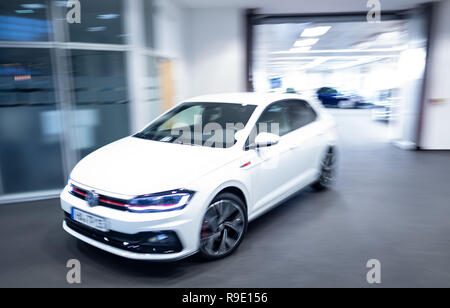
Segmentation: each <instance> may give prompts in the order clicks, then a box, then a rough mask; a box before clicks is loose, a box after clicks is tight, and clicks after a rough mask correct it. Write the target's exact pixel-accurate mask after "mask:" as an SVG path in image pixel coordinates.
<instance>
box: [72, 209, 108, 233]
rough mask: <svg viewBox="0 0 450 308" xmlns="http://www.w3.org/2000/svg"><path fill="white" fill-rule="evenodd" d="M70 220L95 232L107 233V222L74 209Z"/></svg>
mask: <svg viewBox="0 0 450 308" xmlns="http://www.w3.org/2000/svg"><path fill="white" fill-rule="evenodd" d="M72 219H73V220H75V221H77V222H79V223H82V224H83V225H86V226H88V227H91V228H93V229H96V230H100V231H103V232H107V231H109V229H108V220H106V219H105V218H102V217H99V216H95V215H92V214H89V213H86V212H83V211H80V210H77V209H75V208H72Z"/></svg>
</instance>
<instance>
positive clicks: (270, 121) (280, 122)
mask: <svg viewBox="0 0 450 308" xmlns="http://www.w3.org/2000/svg"><path fill="white" fill-rule="evenodd" d="M289 109H290V106H289V104H288V103H287V102H279V103H275V104H273V105H271V106H269V107H268V108H267V109H266V110H265V111H264V112H263V113H262V114H261V116H260V118H259V120H258V122H257V123H256V129H257V132H258V134H259V133H261V132H267V133H273V134H277V135H279V136H280V137H281V136H284V135H286V134H288V133H290V132H291V131H292V127H291V120H290V116H289Z"/></svg>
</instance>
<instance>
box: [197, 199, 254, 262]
mask: <svg viewBox="0 0 450 308" xmlns="http://www.w3.org/2000/svg"><path fill="white" fill-rule="evenodd" d="M246 230H247V215H246V210H245V205H244V203H243V202H242V200H241V199H240V198H238V197H237V196H235V195H234V194H231V193H222V194H219V195H218V196H217V197H216V198H214V200H213V202H212V203H211V205H210V206H209V207H208V209H207V210H206V213H205V216H204V218H203V223H202V229H201V233H200V255H201V256H202V257H204V258H206V259H209V260H215V259H220V258H223V257H226V256H228V255H230V254H232V253H233V252H234V251H235V250H236V249H237V248H238V246H239V245H240V244H241V242H242V240H243V238H244V235H245V232H246Z"/></svg>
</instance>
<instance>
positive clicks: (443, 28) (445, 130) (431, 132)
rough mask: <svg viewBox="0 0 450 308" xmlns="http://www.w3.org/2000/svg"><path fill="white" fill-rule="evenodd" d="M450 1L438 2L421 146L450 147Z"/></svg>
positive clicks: (433, 147) (446, 148)
mask: <svg viewBox="0 0 450 308" xmlns="http://www.w3.org/2000/svg"><path fill="white" fill-rule="evenodd" d="M448 16H450V1H448V0H447V1H444V2H442V3H440V4H439V5H438V7H437V8H436V10H435V14H434V18H433V24H434V25H433V38H432V42H431V50H430V52H431V53H430V61H431V62H430V64H429V67H428V69H429V74H428V80H427V91H426V101H425V110H424V117H423V126H422V138H421V143H420V146H421V148H423V149H430V150H431V149H438V150H450V77H449V69H450V18H448Z"/></svg>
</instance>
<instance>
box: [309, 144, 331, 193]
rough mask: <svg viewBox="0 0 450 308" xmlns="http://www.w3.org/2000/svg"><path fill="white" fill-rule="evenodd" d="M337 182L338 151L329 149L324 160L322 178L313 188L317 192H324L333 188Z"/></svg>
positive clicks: (320, 177)
mask: <svg viewBox="0 0 450 308" xmlns="http://www.w3.org/2000/svg"><path fill="white" fill-rule="evenodd" d="M335 181H336V150H335V149H334V148H330V149H328V151H327V153H326V154H325V157H324V158H323V160H322V164H321V171H320V176H319V179H318V180H317V182H315V183H314V184H313V185H312V187H313V188H314V189H316V190H319V191H320V190H324V189H328V188H330V187H331V186H333V184H334V182H335Z"/></svg>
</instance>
